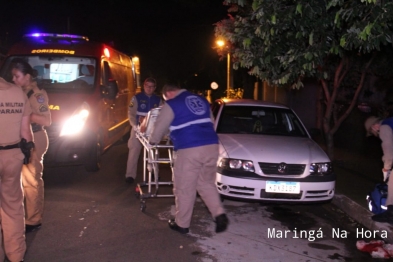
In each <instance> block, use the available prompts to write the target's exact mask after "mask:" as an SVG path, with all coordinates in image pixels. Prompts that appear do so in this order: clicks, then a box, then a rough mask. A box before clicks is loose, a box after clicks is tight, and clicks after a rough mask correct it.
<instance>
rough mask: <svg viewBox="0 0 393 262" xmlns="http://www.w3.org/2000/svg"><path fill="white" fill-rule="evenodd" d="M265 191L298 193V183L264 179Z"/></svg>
mask: <svg viewBox="0 0 393 262" xmlns="http://www.w3.org/2000/svg"><path fill="white" fill-rule="evenodd" d="M265 192H271V193H289V194H299V193H300V183H299V182H289V181H266V187H265Z"/></svg>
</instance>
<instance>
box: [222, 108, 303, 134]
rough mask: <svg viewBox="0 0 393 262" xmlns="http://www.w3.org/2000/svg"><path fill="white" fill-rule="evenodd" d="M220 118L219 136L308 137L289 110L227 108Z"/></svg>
mask: <svg viewBox="0 0 393 262" xmlns="http://www.w3.org/2000/svg"><path fill="white" fill-rule="evenodd" d="M219 117H220V118H219V122H218V125H217V133H218V134H256V135H277V136H297V137H307V136H308V135H307V132H306V131H305V129H304V128H303V125H302V124H301V122H300V120H299V119H298V118H297V117H296V115H295V114H294V113H293V112H292V111H291V110H289V109H284V108H274V107H262V106H239V105H236V106H225V107H224V108H223V110H222V112H221V114H220V116H219Z"/></svg>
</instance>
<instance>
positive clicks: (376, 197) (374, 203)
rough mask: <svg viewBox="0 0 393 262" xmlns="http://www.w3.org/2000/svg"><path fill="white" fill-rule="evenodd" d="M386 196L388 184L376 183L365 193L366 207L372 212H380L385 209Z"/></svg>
mask: <svg viewBox="0 0 393 262" xmlns="http://www.w3.org/2000/svg"><path fill="white" fill-rule="evenodd" d="M387 197H388V185H387V184H386V183H378V184H376V185H375V187H374V189H373V190H372V191H370V193H368V195H367V202H368V208H369V210H370V211H371V212H373V213H374V214H380V213H383V212H385V211H386V210H387V207H386V198H387Z"/></svg>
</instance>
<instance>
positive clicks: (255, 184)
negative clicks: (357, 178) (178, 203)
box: [216, 173, 336, 202]
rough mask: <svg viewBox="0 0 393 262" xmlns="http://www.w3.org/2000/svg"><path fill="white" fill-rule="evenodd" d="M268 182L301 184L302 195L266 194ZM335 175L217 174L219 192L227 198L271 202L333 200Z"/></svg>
mask: <svg viewBox="0 0 393 262" xmlns="http://www.w3.org/2000/svg"><path fill="white" fill-rule="evenodd" d="M266 181H292V182H299V184H300V193H271V192H266V191H265V188H266ZM335 184H336V182H335V175H330V176H327V177H323V178H322V177H316V176H315V177H310V176H308V177H306V178H303V179H302V178H297V179H296V178H278V177H262V176H257V175H255V176H254V175H252V176H249V177H242V176H231V175H229V176H228V175H224V174H221V173H217V176H216V186H217V190H218V192H219V193H220V194H221V195H223V196H227V197H232V198H240V199H252V200H262V201H269V202H324V201H329V200H331V199H332V198H333V196H334V193H335Z"/></svg>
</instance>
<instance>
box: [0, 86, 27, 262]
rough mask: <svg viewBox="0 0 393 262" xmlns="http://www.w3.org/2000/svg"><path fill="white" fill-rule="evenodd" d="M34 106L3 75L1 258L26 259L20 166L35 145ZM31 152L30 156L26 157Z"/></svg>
mask: <svg viewBox="0 0 393 262" xmlns="http://www.w3.org/2000/svg"><path fill="white" fill-rule="evenodd" d="M31 112H32V111H31V108H30V103H29V100H28V99H27V97H26V95H25V94H24V93H23V91H22V89H21V88H20V87H18V86H16V85H13V84H11V83H8V82H6V81H5V80H4V79H2V78H0V134H1V135H0V209H1V221H0V225H1V230H0V232H1V233H0V234H2V237H0V260H1V261H4V259H5V256H7V258H8V260H9V261H11V262H14V261H23V258H24V255H25V252H26V240H25V219H24V215H25V214H24V208H23V190H22V184H21V170H22V165H23V160H24V158H25V156H24V155H23V154H22V151H21V144H22V143H21V139H22V138H24V139H25V141H27V143H23V147H24V150H25V151H27V152H28V153H30V150H31V149H32V148H33V145H34V144H33V142H32V140H33V135H32V132H31V128H30V114H31ZM28 158H29V156H27V159H28Z"/></svg>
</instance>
